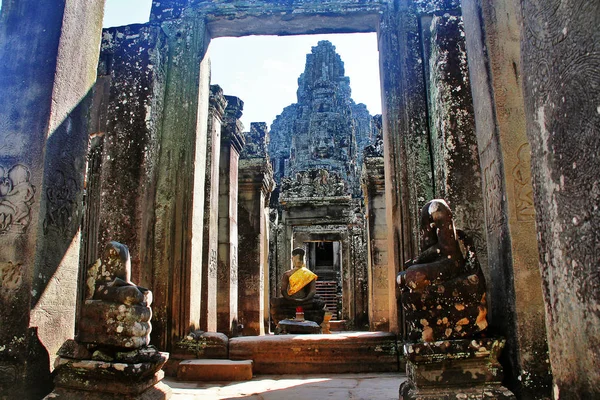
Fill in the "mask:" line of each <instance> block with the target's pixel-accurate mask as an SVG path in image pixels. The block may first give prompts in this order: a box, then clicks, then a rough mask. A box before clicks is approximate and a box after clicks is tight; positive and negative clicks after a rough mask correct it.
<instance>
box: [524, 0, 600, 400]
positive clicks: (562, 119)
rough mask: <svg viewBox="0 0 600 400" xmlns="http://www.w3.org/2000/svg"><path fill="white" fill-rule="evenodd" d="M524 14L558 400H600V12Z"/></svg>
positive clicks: (533, 0)
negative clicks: (599, 266) (599, 229)
mask: <svg viewBox="0 0 600 400" xmlns="http://www.w3.org/2000/svg"><path fill="white" fill-rule="evenodd" d="M520 4H521V10H522V16H523V30H522V32H521V51H522V60H523V64H522V71H523V86H524V91H523V93H524V98H525V115H526V121H527V137H528V138H529V143H530V145H531V172H532V181H533V188H534V194H535V197H534V198H535V208H536V223H537V233H538V235H537V238H538V248H539V252H540V270H541V274H542V284H543V295H544V300H545V304H546V327H547V330H548V346H549V349H550V364H551V365H552V373H553V377H554V386H553V390H552V392H553V395H554V397H555V398H589V399H591V398H598V397H599V396H600V368H599V367H600V284H599V282H600V280H599V277H600V276H599V271H600V270H599V268H598V262H599V261H600V240H599V239H600V236H599V233H598V232H599V231H598V227H599V226H600V213H599V212H598V208H599V207H600V178H599V177H600V157H599V154H600V141H599V139H598V138H599V137H600V58H599V54H600V48H599V45H598V44H599V43H600V32H599V31H598V21H599V20H600V4H599V3H598V2H594V1H591V2H561V1H541V0H525V1H522V2H520ZM527 156H528V153H525V154H524V155H523V157H522V159H523V160H524V161H526V160H527ZM539 331H542V330H541V329H540V330H539Z"/></svg>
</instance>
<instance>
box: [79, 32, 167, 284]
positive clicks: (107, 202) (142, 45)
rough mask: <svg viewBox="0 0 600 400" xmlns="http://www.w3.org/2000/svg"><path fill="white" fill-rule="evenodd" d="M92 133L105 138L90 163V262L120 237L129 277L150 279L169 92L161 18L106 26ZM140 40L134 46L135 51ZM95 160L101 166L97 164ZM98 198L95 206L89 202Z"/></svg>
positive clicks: (144, 281) (141, 280) (147, 281)
mask: <svg viewBox="0 0 600 400" xmlns="http://www.w3.org/2000/svg"><path fill="white" fill-rule="evenodd" d="M102 36H103V40H102V47H101V53H100V63H99V68H98V82H97V84H96V88H95V96H94V104H93V107H92V122H93V124H94V126H93V128H95V129H92V131H91V132H90V136H91V137H92V138H96V137H98V138H101V139H102V159H101V164H100V165H99V166H97V165H90V168H91V169H90V170H89V171H88V173H89V175H90V176H94V174H96V173H99V174H100V176H99V177H98V178H97V179H94V180H91V181H90V180H88V187H87V191H86V193H87V199H86V200H87V202H86V203H87V204H86V205H88V208H87V210H86V211H89V212H88V214H87V215H86V217H85V228H86V235H87V237H86V240H87V242H88V243H86V246H87V247H86V250H87V251H86V252H85V253H84V254H83V259H84V260H85V267H87V266H89V265H91V263H93V262H94V261H95V260H96V259H97V258H98V257H99V256H100V254H99V253H98V250H99V249H97V248H96V243H91V242H97V243H98V244H99V246H100V250H101V249H102V246H104V245H106V244H107V243H108V242H109V241H111V240H115V241H118V242H121V243H125V244H127V246H128V248H129V251H130V254H131V268H132V274H133V277H132V279H133V280H134V281H136V282H138V283H139V284H140V286H143V287H149V285H151V283H152V270H151V266H152V263H151V260H152V257H151V253H152V252H151V251H150V249H151V248H152V246H151V244H150V243H149V239H150V237H151V236H150V235H149V232H151V231H152V227H153V224H154V219H153V212H152V210H154V189H155V178H156V174H157V172H158V171H157V170H156V168H157V164H156V160H157V158H158V154H159V144H160V137H161V121H162V112H163V106H164V94H165V83H166V73H165V60H166V55H167V44H166V36H165V35H164V33H163V32H162V30H161V29H160V27H157V26H143V25H133V26H123V27H118V28H110V29H106V30H104V31H103V35H102ZM132 48H135V49H136V51H131V49H132ZM93 168H96V169H98V171H94V170H93ZM94 203H96V204H97V206H96V207H92V205H93V204H94Z"/></svg>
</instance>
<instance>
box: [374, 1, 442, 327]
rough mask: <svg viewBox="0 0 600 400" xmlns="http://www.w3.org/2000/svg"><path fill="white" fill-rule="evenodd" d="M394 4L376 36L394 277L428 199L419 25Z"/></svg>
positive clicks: (410, 251) (405, 7)
mask: <svg viewBox="0 0 600 400" xmlns="http://www.w3.org/2000/svg"><path fill="white" fill-rule="evenodd" d="M396 3H398V4H397V8H396V6H395V5H394V6H393V5H391V4H390V5H389V9H388V10H386V11H385V12H384V13H383V15H382V17H381V22H380V27H379V30H378V40H379V54H380V59H379V65H380V72H381V92H382V98H383V112H382V115H383V132H384V135H383V140H384V147H385V152H384V159H385V183H386V187H388V188H389V190H387V191H386V212H387V215H386V220H387V223H388V240H389V241H388V262H389V265H390V268H394V271H395V273H397V272H398V271H400V269H402V266H403V264H404V262H405V261H406V260H409V259H411V258H412V257H413V256H414V255H416V252H417V247H418V240H417V238H418V226H419V224H418V213H419V208H420V207H421V206H422V205H423V204H424V203H425V202H426V201H427V199H430V198H432V196H433V190H432V173H431V159H430V151H429V143H428V142H429V140H428V126H427V100H426V97H425V81H424V77H423V65H422V63H423V60H422V57H421V45H420V42H419V37H418V35H415V33H414V32H417V31H418V22H419V21H418V18H417V12H416V10H415V7H416V6H415V5H414V4H413V3H414V2H412V1H409V0H400V1H398V2H396ZM394 307H395V304H394ZM393 314H394V315H397V307H395V311H394V312H393ZM401 325H402V324H400V326H399V322H398V317H397V316H395V317H394V318H393V319H392V320H390V327H391V329H392V331H394V332H398V331H399V330H402V326H401Z"/></svg>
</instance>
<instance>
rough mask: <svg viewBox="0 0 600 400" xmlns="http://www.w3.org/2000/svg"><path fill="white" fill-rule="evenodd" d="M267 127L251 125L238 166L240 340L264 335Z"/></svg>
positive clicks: (268, 188) (269, 185) (270, 183)
mask: <svg viewBox="0 0 600 400" xmlns="http://www.w3.org/2000/svg"><path fill="white" fill-rule="evenodd" d="M267 138H268V132H267V125H266V124H264V123H261V124H257V123H252V125H251V129H250V132H249V133H248V134H247V135H246V147H245V148H244V151H243V153H242V156H241V159H240V164H239V177H238V184H239V204H238V213H239V215H238V217H239V225H238V233H239V241H240V248H239V251H238V255H239V259H240V260H241V262H240V264H239V266H238V276H239V286H238V296H239V297H238V300H239V306H238V307H239V309H238V313H239V321H240V324H242V325H243V328H242V333H243V335H244V336H256V335H263V334H264V333H265V327H264V319H265V279H264V278H265V268H267V264H266V262H267V259H266V257H265V254H267V253H268V251H266V249H265V243H266V235H267V220H266V215H265V212H264V210H265V207H267V206H268V198H269V196H270V194H271V191H272V190H273V187H274V182H273V169H272V168H271V163H270V162H269V159H268V156H267V153H266V150H267Z"/></svg>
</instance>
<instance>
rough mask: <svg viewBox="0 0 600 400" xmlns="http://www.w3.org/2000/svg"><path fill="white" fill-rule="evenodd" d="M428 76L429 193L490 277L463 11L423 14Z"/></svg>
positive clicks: (487, 276)
mask: <svg viewBox="0 0 600 400" xmlns="http://www.w3.org/2000/svg"><path fill="white" fill-rule="evenodd" d="M422 21H423V23H422V35H423V41H424V42H426V43H427V46H425V53H426V54H425V60H426V63H425V65H426V72H427V77H428V86H427V92H428V94H429V97H428V98H429V116H430V132H431V152H432V163H433V174H434V192H435V193H434V197H436V198H440V199H444V200H446V202H447V203H448V204H449V205H450V207H451V208H452V214H453V217H454V223H455V225H456V226H457V227H459V228H460V229H462V230H463V231H464V232H465V233H466V234H467V235H468V236H469V237H470V238H471V239H473V241H474V243H475V249H476V250H477V258H478V259H479V262H480V264H481V268H482V269H483V271H485V274H486V278H487V280H488V281H489V280H490V272H489V268H488V264H487V244H486V240H485V218H484V213H483V208H484V207H483V193H482V183H481V182H482V180H481V169H480V166H479V154H478V151H477V136H476V134H475V117H474V112H473V98H472V96H471V84H470V81H469V66H468V63H467V54H466V50H465V32H464V26H463V21H462V16H461V15H460V14H459V13H458V11H454V13H450V12H443V13H442V12H440V13H436V14H434V15H433V16H432V17H429V18H427V17H423V18H422Z"/></svg>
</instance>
